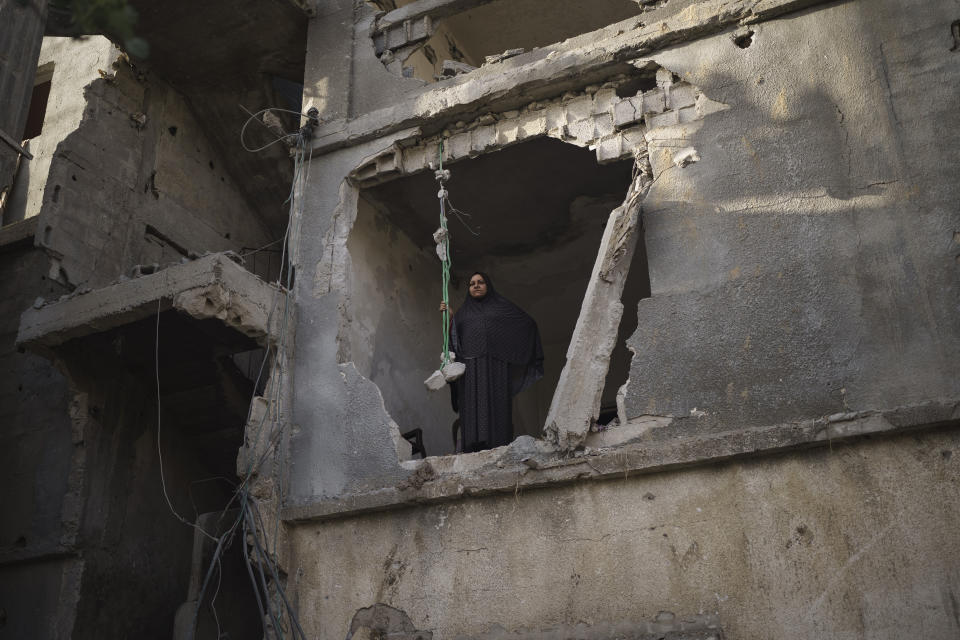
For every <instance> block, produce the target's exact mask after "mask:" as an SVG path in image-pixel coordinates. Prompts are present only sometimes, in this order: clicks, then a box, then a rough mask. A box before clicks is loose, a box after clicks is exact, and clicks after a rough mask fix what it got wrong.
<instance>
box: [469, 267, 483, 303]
mask: <svg viewBox="0 0 960 640" xmlns="http://www.w3.org/2000/svg"><path fill="white" fill-rule="evenodd" d="M469 291H470V297H471V298H474V299H480V298H482V297H483V296H485V295H487V283H486V281H484V279H483V276H482V275H480V274H479V273H475V274H473V275H472V276H470V289H469Z"/></svg>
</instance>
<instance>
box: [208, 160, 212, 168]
mask: <svg viewBox="0 0 960 640" xmlns="http://www.w3.org/2000/svg"><path fill="white" fill-rule="evenodd" d="M207 164H209V165H210V168H211V169H213V160H211V161H210V162H208V163H207Z"/></svg>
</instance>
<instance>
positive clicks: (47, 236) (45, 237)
mask: <svg viewBox="0 0 960 640" xmlns="http://www.w3.org/2000/svg"><path fill="white" fill-rule="evenodd" d="M52 233H53V227H51V226H50V225H47V226H46V227H44V228H43V244H50V235H51V234H52Z"/></svg>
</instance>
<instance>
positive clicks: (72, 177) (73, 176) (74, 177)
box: [70, 174, 77, 182]
mask: <svg viewBox="0 0 960 640" xmlns="http://www.w3.org/2000/svg"><path fill="white" fill-rule="evenodd" d="M70 179H71V180H73V181H74V182H76V181H77V176H76V174H74V175H72V176H70Z"/></svg>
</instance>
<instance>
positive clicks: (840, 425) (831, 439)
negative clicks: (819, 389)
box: [281, 400, 960, 522]
mask: <svg viewBox="0 0 960 640" xmlns="http://www.w3.org/2000/svg"><path fill="white" fill-rule="evenodd" d="M695 420H696V418H678V419H674V421H675V422H684V421H695ZM958 427H960V401H957V400H953V401H944V402H930V403H924V404H918V405H911V406H906V407H899V408H897V409H891V410H889V411H862V412H857V413H850V414H837V415H832V416H828V417H824V418H819V419H817V420H805V421H802V422H789V423H783V424H776V425H770V426H765V427H753V428H747V429H745V428H738V427H737V425H729V429H726V430H724V431H723V432H721V433H714V434H706V435H697V436H687V437H676V438H670V439H667V440H664V441H659V442H654V441H651V440H649V439H644V438H641V439H640V440H637V441H635V442H631V443H629V444H624V445H622V446H617V447H611V448H609V449H607V448H604V449H597V450H590V451H584V452H582V454H581V455H576V456H568V455H565V454H562V453H553V454H551V453H549V452H539V453H538V452H535V451H533V450H532V449H531V450H530V451H526V452H523V453H525V455H523V456H522V457H520V455H518V453H517V452H516V451H514V449H515V448H517V449H520V448H522V447H521V446H519V445H520V443H521V441H522V438H521V439H518V440H517V441H515V442H514V443H513V444H512V445H510V446H509V447H499V448H497V449H491V450H489V451H481V452H479V453H472V454H469V456H466V455H457V456H444V457H437V458H427V459H426V460H417V461H411V463H410V465H409V466H407V468H408V469H409V470H411V471H412V473H411V475H410V477H409V479H408V480H407V481H404V482H401V483H400V484H398V485H397V486H393V487H381V488H374V489H370V490H369V491H364V492H360V493H354V494H349V495H342V496H338V497H335V498H324V499H319V500H315V501H311V502H307V503H303V504H290V505H287V506H285V507H284V508H283V509H282V511H281V517H282V518H283V519H284V520H286V521H288V522H290V521H292V522H307V521H319V520H331V519H335V518H341V517H344V516H347V515H351V516H352V515H356V514H359V513H371V512H375V511H384V510H388V509H398V508H404V507H411V506H422V505H424V504H428V503H437V502H447V501H452V500H463V499H466V498H471V497H478V496H486V495H492V494H497V493H509V494H516V493H517V492H522V491H524V490H529V489H537V488H548V487H557V486H558V485H562V484H569V483H572V482H583V481H592V480H621V481H622V480H624V479H626V478H627V477H629V476H635V475H643V474H652V473H662V472H666V471H673V470H676V469H680V468H689V467H694V466H700V465H706V464H717V463H720V462H725V461H730V460H743V459H747V458H750V457H756V456H761V455H764V456H766V455H774V454H779V453H783V452H785V451H791V450H797V449H804V448H811V447H824V446H838V445H839V444H840V443H842V442H844V441H851V440H856V439H858V438H869V437H877V436H880V435H888V436H893V435H896V434H901V433H905V432H910V431H914V430H918V429H933V428H945V429H957V428H958ZM686 430H687V429H685V428H684V427H678V428H676V432H677V433H683V432H684V431H686ZM470 462H473V464H469V463H470ZM465 463H467V464H465ZM468 464H469V466H467V465H468ZM405 466H406V465H405Z"/></svg>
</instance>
